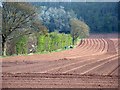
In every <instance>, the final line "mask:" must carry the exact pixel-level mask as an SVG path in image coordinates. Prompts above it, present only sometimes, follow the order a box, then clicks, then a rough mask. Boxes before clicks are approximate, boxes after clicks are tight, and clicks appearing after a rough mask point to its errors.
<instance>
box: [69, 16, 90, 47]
mask: <svg viewBox="0 0 120 90" xmlns="http://www.w3.org/2000/svg"><path fill="white" fill-rule="evenodd" d="M70 25H71V36H72V43H73V45H74V44H75V40H76V39H77V38H78V37H80V38H85V37H88V36H89V30H90V29H89V26H88V25H87V24H85V23H84V22H83V21H80V20H78V19H76V18H72V19H71V20H70Z"/></svg>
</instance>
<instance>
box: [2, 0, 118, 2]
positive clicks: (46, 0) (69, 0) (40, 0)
mask: <svg viewBox="0 0 120 90" xmlns="http://www.w3.org/2000/svg"><path fill="white" fill-rule="evenodd" d="M0 1H12V2H24V1H27V2H118V1H120V0H0Z"/></svg>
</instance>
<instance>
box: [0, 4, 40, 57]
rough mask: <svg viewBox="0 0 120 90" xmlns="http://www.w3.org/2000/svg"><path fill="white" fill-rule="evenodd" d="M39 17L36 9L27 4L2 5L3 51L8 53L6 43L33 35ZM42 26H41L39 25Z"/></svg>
mask: <svg viewBox="0 0 120 90" xmlns="http://www.w3.org/2000/svg"><path fill="white" fill-rule="evenodd" d="M36 17H37V14H36V8H35V7H33V6H32V5H31V4H30V3H27V2H3V3H2V26H3V27H2V49H3V50H2V51H3V55H5V53H6V41H7V40H11V39H15V38H18V37H20V36H21V35H26V34H29V33H31V30H32V29H31V28H32V27H33V22H35V20H36ZM39 25H41V24H39Z"/></svg>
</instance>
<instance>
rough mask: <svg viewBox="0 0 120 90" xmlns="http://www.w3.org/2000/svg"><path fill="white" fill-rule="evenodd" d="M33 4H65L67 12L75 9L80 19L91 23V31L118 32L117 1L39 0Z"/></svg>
mask: <svg viewBox="0 0 120 90" xmlns="http://www.w3.org/2000/svg"><path fill="white" fill-rule="evenodd" d="M32 4H33V5H35V6H36V7H40V6H47V7H57V8H59V7H61V6H63V7H64V9H65V11H66V12H67V11H74V13H75V14H76V16H77V18H78V19H81V20H84V21H85V22H86V23H87V24H88V25H89V27H90V29H91V33H112V32H118V24H117V23H118V19H117V17H118V3H116V2H101V3H98V2H87V3H85V2H79V3H78V2H54V3H53V2H40V3H38V2H37V3H32ZM63 32H64V30H63Z"/></svg>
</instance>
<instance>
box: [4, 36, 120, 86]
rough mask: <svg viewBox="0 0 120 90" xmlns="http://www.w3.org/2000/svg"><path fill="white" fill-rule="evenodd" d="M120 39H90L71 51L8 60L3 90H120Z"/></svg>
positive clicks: (8, 58)
mask: <svg viewBox="0 0 120 90" xmlns="http://www.w3.org/2000/svg"><path fill="white" fill-rule="evenodd" d="M118 40H119V39H118V38H88V39H84V40H83V41H82V43H80V44H78V46H77V47H76V48H74V49H71V50H65V51H61V52H54V53H50V54H41V55H39V54H35V55H30V56H13V57H6V58H3V60H2V79H3V83H2V86H3V88H117V87H118V77H119V74H118V70H119V68H120V65H119V63H118V59H119V57H120V56H119V54H118V50H119V48H118V46H119V43H118Z"/></svg>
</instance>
